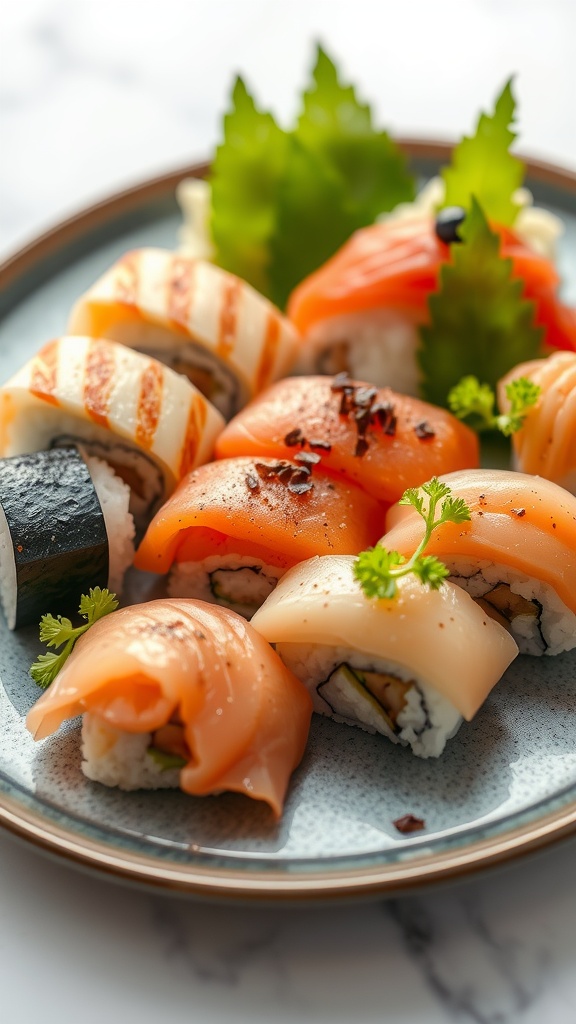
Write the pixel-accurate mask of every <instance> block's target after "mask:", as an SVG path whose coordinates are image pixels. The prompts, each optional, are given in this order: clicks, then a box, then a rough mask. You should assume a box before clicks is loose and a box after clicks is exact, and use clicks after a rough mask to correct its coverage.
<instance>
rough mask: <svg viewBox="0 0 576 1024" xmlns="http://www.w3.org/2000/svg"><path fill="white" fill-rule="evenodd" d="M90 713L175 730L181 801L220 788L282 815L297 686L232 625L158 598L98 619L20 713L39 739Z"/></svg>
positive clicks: (301, 738) (140, 729)
mask: <svg viewBox="0 0 576 1024" xmlns="http://www.w3.org/2000/svg"><path fill="white" fill-rule="evenodd" d="M85 712H89V713H90V714H91V715H92V716H95V717H97V718H99V719H101V720H102V721H103V722H105V723H106V724H107V725H108V726H111V727H113V728H116V729H120V730H123V731H124V732H128V733H156V732H157V731H158V730H163V729H164V728H165V727H167V726H168V724H169V723H170V722H173V721H176V722H178V723H179V724H181V725H182V726H183V730H184V737H185V741H186V748H187V749H188V751H189V759H188V763H187V764H186V765H185V766H184V767H183V768H182V769H181V772H180V787H181V789H183V790H184V792H186V793H191V794H193V795H196V796H205V795H207V794H210V793H220V792H223V791H225V790H233V791H235V792H239V793H244V794H245V795H246V796H249V797H251V798H252V799H255V800H264V801H266V802H267V803H268V804H269V805H270V807H271V808H272V810H273V811H274V813H275V815H277V816H279V815H280V813H281V811H282V804H283V801H284V796H285V793H286V789H287V786H288V781H289V778H290V775H291V773H292V771H293V770H294V768H295V767H296V765H297V764H298V763H299V761H300V759H301V757H302V754H303V752H304V747H305V744H306V739H307V736H308V729H309V725H310V717H311V712H312V705H311V700H310V697H309V696H308V694H307V693H306V691H305V689H304V687H303V686H302V684H301V683H300V682H299V681H298V679H296V677H295V676H294V675H292V673H291V672H290V671H289V670H288V669H287V668H286V667H285V666H284V665H283V664H282V662H281V661H280V659H279V658H278V657H277V655H276V654H275V653H274V651H273V650H272V649H271V647H270V646H269V645H268V644H267V643H266V641H265V640H264V639H263V638H262V637H261V636H260V635H259V634H258V633H256V631H255V630H253V629H252V628H251V627H250V626H249V625H248V624H247V623H246V622H245V621H244V619H242V618H241V617H240V616H239V615H235V614H234V612H230V611H227V610H224V609H221V608H217V607H215V606H213V605H208V604H204V603H203V602H200V601H189V600H168V599H166V600H161V601H151V602H149V603H148V604H142V605H137V606H134V607H130V608H123V609H121V610H120V611H117V612H114V613H113V614H111V615H109V616H107V617H106V618H104V619H100V621H98V622H97V623H95V625H94V626H92V627H91V629H90V630H89V631H88V632H87V633H86V634H85V635H84V636H83V637H82V638H81V639H80V640H79V641H78V643H77V645H76V648H75V650H74V651H73V653H72V655H71V656H70V658H69V659H68V661H67V662H66V664H65V666H64V668H63V669H62V671H61V672H60V673H59V675H58V676H57V678H56V680H55V682H54V683H53V684H52V686H51V687H50V689H49V690H47V691H46V693H45V694H44V695H43V696H42V697H41V698H40V700H39V701H38V702H37V703H36V704H35V705H34V707H33V708H32V709H31V711H30V712H29V714H28V718H27V723H26V724H27V727H28V729H29V730H30V731H31V732H32V733H33V735H34V738H35V739H37V740H41V739H44V738H45V737H46V736H49V735H50V734H51V733H53V732H55V731H56V730H57V729H58V728H59V726H60V725H61V724H62V722H64V720H65V719H67V718H73V717H74V716H76V715H79V714H83V713H85Z"/></svg>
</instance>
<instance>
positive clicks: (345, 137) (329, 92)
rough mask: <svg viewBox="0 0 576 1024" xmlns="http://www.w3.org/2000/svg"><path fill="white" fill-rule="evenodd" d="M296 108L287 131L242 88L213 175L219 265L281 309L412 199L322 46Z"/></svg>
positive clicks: (392, 157)
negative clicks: (348, 245) (308, 279)
mask: <svg viewBox="0 0 576 1024" xmlns="http://www.w3.org/2000/svg"><path fill="white" fill-rule="evenodd" d="M301 106H302V109H301V113H300V116H299V118H298V122H297V124H296V126H295V128H294V129H293V130H292V131H284V130H283V129H282V128H280V127H279V126H278V124H277V123H276V121H275V120H274V118H273V116H272V115H271V114H269V113H264V112H262V111H260V110H258V108H257V106H256V104H255V102H254V100H253V99H252V97H251V96H250V94H249V93H248V91H247V89H246V86H245V85H244V83H243V82H242V80H241V79H238V80H237V82H236V85H235V87H234V91H233V95H232V109H231V111H230V112H229V113H228V114H227V115H226V117H225V118H224V140H223V142H222V144H221V145H220V146H219V147H218V149H217V150H216V157H215V160H214V163H213V166H212V173H211V184H212V217H211V229H212V237H213V241H214V245H215V248H216V257H215V259H216V262H217V263H218V264H219V266H221V267H224V269H226V270H230V271H232V272H233V273H236V274H238V276H240V277H243V278H244V279H245V280H247V281H249V282H250V284H252V285H254V287H256V288H258V289H259V291H261V292H263V293H264V294H265V295H267V296H268V297H269V298H272V299H273V300H274V301H275V302H276V303H277V304H278V305H280V306H282V307H283V306H284V305H285V303H286V300H287V298H288V295H289V294H290V292H291V291H292V289H293V288H294V286H295V285H296V284H297V283H298V282H299V281H301V280H302V278H303V277H305V276H306V275H307V274H309V273H310V272H311V271H313V270H315V269H316V268H317V267H319V266H320V265H321V264H322V263H324V262H325V261H326V260H327V259H328V258H329V257H330V256H331V255H332V254H333V253H334V252H335V251H336V250H337V249H338V248H339V247H340V246H341V245H342V244H343V243H344V242H345V241H346V240H347V239H348V238H349V237H350V235H351V234H352V232H353V231H355V230H356V229H357V228H360V227H365V226H366V225H368V224H371V223H372V222H373V221H374V219H375V217H376V216H377V215H378V214H379V213H382V212H385V211H387V210H391V209H393V208H394V206H396V204H397V203H399V202H401V201H409V200H411V199H413V198H414V183H413V180H412V178H411V177H410V175H409V174H408V171H407V166H406V160H405V157H404V155H403V154H402V152H401V150H400V149H399V147H398V146H397V145H396V144H395V143H394V142H393V141H392V140H391V139H390V137H389V135H387V133H386V132H383V131H376V129H375V128H374V127H373V124H372V115H371V111H370V108H369V106H367V105H366V104H364V103H361V102H360V100H359V99H358V97H357V95H356V92H355V90H354V88H353V87H352V86H350V85H345V84H343V83H342V82H341V81H340V79H339V77H338V72H337V69H336V66H335V65H334V63H333V62H332V61H331V60H330V58H329V57H328V55H327V54H326V53H325V51H324V50H322V48H321V47H318V51H317V58H316V64H315V67H314V70H313V73H312V84H311V86H310V88H309V89H308V90H307V91H306V92H305V93H304V94H303V96H302V99H301Z"/></svg>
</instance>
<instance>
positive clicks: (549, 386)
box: [498, 352, 576, 491]
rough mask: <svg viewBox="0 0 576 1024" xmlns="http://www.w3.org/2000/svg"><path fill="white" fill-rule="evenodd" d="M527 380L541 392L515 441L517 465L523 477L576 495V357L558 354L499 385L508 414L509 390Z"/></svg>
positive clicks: (516, 371) (527, 366)
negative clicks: (552, 483)
mask: <svg viewBox="0 0 576 1024" xmlns="http://www.w3.org/2000/svg"><path fill="white" fill-rule="evenodd" d="M519 377H526V378H527V379H528V380H531V381H532V383H533V384H537V385H538V387H539V388H540V389H541V390H540V395H539V397H538V401H537V402H536V404H535V405H534V406H532V408H530V409H528V411H527V413H526V416H525V419H524V423H523V425H522V428H521V429H520V430H518V431H517V432H516V433H515V434H514V435H513V438H512V443H513V446H514V454H515V458H516V465H517V468H518V469H519V470H521V471H522V472H523V473H533V474H537V475H539V476H543V477H546V479H547V480H553V481H555V482H556V483H558V484H560V485H561V486H562V487H566V488H567V489H568V490H571V491H574V490H575V487H576V481H575V479H574V477H573V474H574V471H575V470H576V446H575V444H574V438H575V435H576V353H574V352H556V353H554V354H553V355H551V356H549V357H548V358H547V359H533V360H532V361H531V362H528V363H521V364H520V365H519V366H515V367H514V369H513V370H511V371H510V373H509V374H507V375H506V377H504V378H503V379H502V380H501V381H500V383H499V385H498V404H499V406H500V409H501V411H502V412H508V410H509V406H510V403H509V401H508V399H507V397H506V388H507V386H508V385H509V384H510V383H511V382H512V381H513V380H516V379H517V378H519Z"/></svg>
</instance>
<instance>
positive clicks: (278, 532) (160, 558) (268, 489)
mask: <svg viewBox="0 0 576 1024" xmlns="http://www.w3.org/2000/svg"><path fill="white" fill-rule="evenodd" d="M289 454H290V455H292V456H293V455H294V451H293V450H292V451H291V452H290V453H289ZM301 486H302V487H306V488H307V489H306V490H303V491H302V493H298V491H299V488H300V487H301ZM294 487H295V490H294V489H293V488H294ZM383 522H384V509H383V508H382V507H381V505H380V504H379V503H378V502H377V501H375V500H374V499H373V498H371V497H370V496H369V495H367V494H365V493H364V492H363V491H362V490H361V489H360V488H359V487H357V486H356V485H355V484H352V483H349V482H347V481H346V480H341V479H337V478H331V477H329V476H327V475H326V474H325V473H323V472H319V471H318V470H317V469H316V467H315V466H314V465H313V467H312V471H311V472H309V470H308V469H307V467H306V463H305V462H297V461H288V460H284V461H280V462H279V461H278V460H274V459H269V458H268V459H263V460H258V459H254V458H250V457H247V458H235V459H225V460H223V461H220V462H213V463H209V464H208V465H206V466H202V467H200V468H199V469H197V470H195V471H194V472H193V473H190V474H189V476H188V477H186V479H185V480H183V481H182V483H181V484H180V486H179V487H178V489H177V490H176V491H175V493H174V494H173V495H172V497H171V498H170V499H169V500H168V501H167V502H166V504H165V505H164V506H163V508H162V509H160V511H159V512H158V513H157V514H156V516H155V518H154V519H153V520H152V522H151V524H150V526H149V528H148V530H147V533H146V535H145V537H144V540H143V541H142V543H141V545H140V548H139V550H138V553H137V555H136V561H135V565H136V566H137V568H139V569H144V570H147V571H149V572H159V573H165V572H168V570H169V569H170V566H171V565H172V563H173V562H174V561H178V562H194V561H198V560H201V559H203V558H206V557H208V556H210V555H221V556H222V557H225V556H226V555H230V554H236V555H250V556H251V557H254V558H258V559H261V560H262V562H264V563H265V564H267V565H272V566H278V567H280V568H282V569H283V570H285V569H287V568H289V566H291V565H295V564H296V562H299V561H302V559H305V558H310V557H311V556H312V555H314V554H355V553H357V552H359V551H362V550H363V549H364V548H366V547H369V546H370V545H372V544H374V543H375V542H376V540H377V538H378V537H379V536H380V534H381V532H382V525H383Z"/></svg>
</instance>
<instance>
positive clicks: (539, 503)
mask: <svg viewBox="0 0 576 1024" xmlns="http://www.w3.org/2000/svg"><path fill="white" fill-rule="evenodd" d="M441 480H442V481H443V482H444V483H446V484H447V485H448V486H449V487H450V490H451V492H452V494H453V495H454V497H459V498H463V499H464V501H465V502H466V504H467V505H468V507H469V509H470V512H471V519H470V521H469V522H466V523H458V524H457V525H456V524H454V523H444V524H442V526H439V527H438V528H437V529H436V530H435V531H434V533H433V534H432V537H431V538H430V540H429V542H428V544H427V547H426V552H427V554H428V553H429V554H432V555H436V557H437V558H440V559H441V560H442V561H443V562H444V563H445V564H446V566H447V567H448V569H449V570H450V579H451V581H452V582H453V583H456V584H458V586H460V587H463V588H464V589H465V590H467V591H468V593H469V594H470V595H471V596H472V597H473V598H474V599H475V600H476V601H477V602H478V603H479V604H480V605H481V606H482V607H483V608H484V609H485V611H486V612H487V613H488V614H490V615H492V616H493V617H495V618H496V619H497V620H498V621H499V622H500V623H502V625H505V626H506V627H507V628H508V629H510V630H511V632H512V634H513V636H514V638H515V640H516V642H517V643H518V646H519V648H520V651H521V653H522V654H534V655H541V654H548V655H553V654H560V653H561V652H562V651H569V650H572V648H573V647H576V498H574V496H573V495H572V494H570V493H569V492H568V491H566V490H564V489H563V488H562V487H559V486H558V485H557V484H554V483H551V482H550V481H549V480H544V479H542V478H541V477H537V476H528V475H526V474H524V473H513V472H510V471H507V470H498V469H492V470H485V469H477V470H474V469H471V470H465V471H463V472H459V473H448V474H447V475H446V476H444V477H441ZM421 524H422V520H421V518H420V516H418V513H417V512H416V511H415V510H413V509H412V508H411V507H410V506H406V505H395V506H393V508H391V509H390V510H389V512H388V514H387V517H386V525H387V532H386V534H385V536H384V538H383V540H382V542H383V544H384V545H385V546H386V547H387V548H389V549H391V550H395V551H399V552H400V553H401V554H403V555H410V554H411V553H412V551H414V550H415V548H416V546H417V544H418V543H419V541H420V538H421V536H422V525H421Z"/></svg>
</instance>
